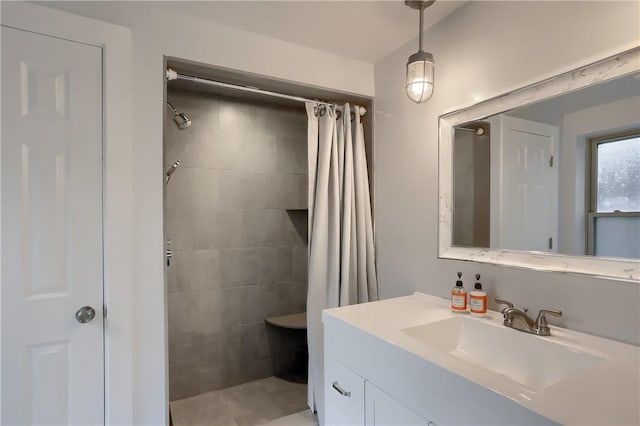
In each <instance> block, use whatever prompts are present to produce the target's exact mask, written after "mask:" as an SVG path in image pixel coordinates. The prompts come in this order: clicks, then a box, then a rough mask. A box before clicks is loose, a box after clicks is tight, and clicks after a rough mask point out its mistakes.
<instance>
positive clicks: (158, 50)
mask: <svg viewBox="0 0 640 426" xmlns="http://www.w3.org/2000/svg"><path fill="white" fill-rule="evenodd" d="M45 5H50V6H53V7H55V8H58V9H63V10H66V11H69V12H71V13H76V14H79V15H84V16H88V17H91V18H95V19H100V20H103V21H107V22H112V23H115V24H119V25H123V26H127V27H130V29H131V35H132V46H133V54H134V58H133V84H132V86H133V116H134V137H133V153H132V156H133V182H134V188H133V192H134V229H135V231H134V235H133V238H134V253H136V256H135V257H134V259H133V261H134V283H135V286H134V300H133V301H134V309H135V310H134V318H133V326H134V337H133V338H134V341H135V345H136V346H135V348H134V400H133V406H134V419H133V423H134V424H136V425H161V424H166V423H167V412H166V410H167V405H166V401H167V383H166V380H165V377H166V365H167V363H166V351H165V347H166V344H165V331H166V317H165V289H164V281H163V262H164V260H163V241H162V235H163V232H162V227H163V219H162V191H163V165H162V120H163V117H164V112H165V106H164V102H163V96H164V94H163V85H164V69H163V55H168V56H175V57H179V58H185V59H189V60H193V61H198V62H202V63H206V64H213V65H216V66H222V67H228V68H233V69H238V70H242V71H247V72H252V73H259V74H263V75H266V76H270V77H275V78H280V79H284V80H291V81H295V82H300V83H304V84H309V85H314V86H319V87H324V88H329V89H333V90H340V91H347V92H353V93H356V94H360V95H365V96H372V95H373V89H374V83H373V65H371V64H368V63H365V62H361V61H357V60H352V59H348V58H344V57H340V56H337V55H333V54H330V53H326V52H322V51H319V50H315V49H310V48H306V47H303V46H299V45H295V44H292V43H287V42H284V41H280V40H275V39H270V38H268V37H263V36H259V35H255V34H251V33H247V32H243V31H238V30H233V29H230V28H226V27H222V26H218V25H215V24H212V23H211V22H208V21H204V20H198V19H191V18H186V17H183V16H178V15H175V14H170V13H167V12H166V11H164V10H163V8H162V7H158V6H156V5H154V3H146V4H145V2H64V3H60V2H56V3H55V4H45Z"/></svg>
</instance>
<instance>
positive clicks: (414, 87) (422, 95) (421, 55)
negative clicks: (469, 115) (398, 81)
mask: <svg viewBox="0 0 640 426" xmlns="http://www.w3.org/2000/svg"><path fill="white" fill-rule="evenodd" d="M434 2H435V0H429V1H415V0H405V4H406V5H407V6H409V7H410V8H412V9H418V10H419V11H420V27H419V33H418V42H419V44H418V51H417V52H416V53H414V54H413V55H411V56H409V60H408V61H407V79H406V80H405V85H404V87H405V90H406V91H407V96H408V97H409V99H411V100H412V101H413V102H415V103H417V104H421V103H423V102H426V101H428V100H429V98H431V95H433V75H434V71H435V67H436V63H435V61H434V60H433V55H432V54H431V53H429V52H425V51H424V50H422V36H423V31H422V24H423V21H424V10H425V9H426V8H428V7H429V6H431V5H432V4H433V3H434Z"/></svg>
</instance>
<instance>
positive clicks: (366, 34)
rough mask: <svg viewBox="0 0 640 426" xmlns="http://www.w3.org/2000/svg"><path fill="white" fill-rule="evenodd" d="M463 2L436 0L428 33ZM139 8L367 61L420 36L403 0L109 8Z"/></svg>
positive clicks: (83, 9)
mask: <svg viewBox="0 0 640 426" xmlns="http://www.w3.org/2000/svg"><path fill="white" fill-rule="evenodd" d="M36 3H40V4H43V5H45V6H48V7H52V8H55V9H60V10H64V11H67V12H70V13H76V14H80V15H85V16H89V17H93V18H96V19H100V16H97V14H98V15H99V10H100V9H102V10H104V7H105V6H106V3H109V2H92V1H89V2H86V1H79V2H76V1H62V2H57V1H56V2H36ZM99 3H102V4H99ZM134 3H138V4H137V5H134ZM464 3H466V2H465V1H447V0H439V1H437V2H436V3H435V4H434V5H433V6H431V7H429V8H428V9H427V10H426V11H425V29H426V28H429V27H431V26H433V25H435V24H436V23H437V22H439V21H440V20H441V19H443V18H444V17H446V16H447V15H449V14H450V13H452V12H453V11H455V10H456V9H458V8H459V7H460V6H462V5H463V4H464ZM141 4H142V5H144V7H153V8H156V9H166V10H168V11H170V12H171V13H173V14H175V15H186V16H190V17H197V18H200V19H207V20H210V21H214V22H216V23H218V24H220V25H223V26H227V27H232V28H236V29H240V30H244V31H248V32H252V33H257V34H261V35H264V36H267V37H272V38H276V39H280V40H285V41H289V42H292V43H296V44H300V45H303V46H307V47H312V48H316V49H320V50H324V51H327V52H331V53H335V54H338V55H341V56H345V57H349V58H354V59H360V60H362V61H365V62H369V63H376V62H378V61H379V60H381V59H383V58H384V57H385V56H387V55H389V54H390V53H392V52H393V51H394V50H396V49H398V48H399V47H401V46H403V45H404V44H406V43H407V42H409V41H411V40H412V39H414V38H415V37H416V36H417V34H418V12H417V11H416V10H413V9H410V8H408V7H407V6H405V5H404V2H403V1H401V0H387V1H370V0H360V1H337V0H324V1H303V0H299V1H150V2H112V3H111V5H109V6H106V7H114V8H120V9H122V8H127V7H141ZM416 50H417V46H416Z"/></svg>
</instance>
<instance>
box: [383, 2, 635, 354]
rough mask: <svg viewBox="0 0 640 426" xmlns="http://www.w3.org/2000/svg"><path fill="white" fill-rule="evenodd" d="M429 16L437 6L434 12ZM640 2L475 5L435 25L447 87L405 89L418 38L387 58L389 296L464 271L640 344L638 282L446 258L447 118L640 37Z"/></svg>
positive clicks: (516, 298) (429, 46) (446, 286)
mask: <svg viewBox="0 0 640 426" xmlns="http://www.w3.org/2000/svg"><path fill="white" fill-rule="evenodd" d="M427 13H428V11H427ZM639 15H640V3H638V2H609V1H607V2H519V1H517V2H480V1H477V2H470V3H468V4H467V5H465V6H463V7H462V8H461V9H459V10H458V11H457V12H456V13H454V14H453V15H451V16H449V17H448V18H446V19H444V20H443V21H441V22H440V23H438V24H437V25H436V26H435V27H433V28H431V29H430V30H429V31H427V32H426V33H425V39H424V40H425V48H426V50H429V51H431V52H432V53H433V54H434V55H435V59H436V89H435V93H434V96H433V98H432V99H431V100H430V101H429V102H427V103H426V104H423V105H416V104H413V103H412V102H411V101H409V99H408V98H407V97H406V95H405V93H404V78H405V75H404V66H405V63H406V60H407V57H408V56H409V55H410V54H411V53H413V52H414V51H415V50H417V43H416V42H414V43H411V44H408V45H406V46H404V47H402V48H400V49H399V50H397V51H396V52H394V53H393V54H391V55H390V56H389V57H387V58H385V59H384V60H382V61H380V62H379V63H377V64H376V66H375V79H376V87H375V93H376V140H375V143H376V164H375V166H376V167H375V173H376V194H375V196H376V204H375V207H376V211H375V217H376V238H377V254H378V259H377V261H378V273H379V283H380V284H379V285H380V293H381V297H384V298H388V297H394V296H399V295H406V294H409V293H411V292H413V291H423V292H427V293H431V294H434V295H437V296H442V297H448V295H449V290H450V288H451V287H452V286H453V284H454V282H455V279H456V277H455V273H456V272H457V271H461V272H463V274H464V275H463V279H464V280H465V284H466V286H467V287H469V286H471V285H472V284H473V279H472V277H473V275H472V274H474V273H476V272H477V273H480V274H482V279H481V280H482V281H483V283H484V284H485V285H486V287H487V288H488V289H489V293H490V296H491V299H493V296H495V295H499V296H500V297H503V298H506V299H508V300H511V301H513V302H514V303H516V304H517V305H519V306H522V307H529V308H531V309H533V310H536V309H540V308H557V309H562V310H563V312H564V316H563V318H561V319H560V320H559V321H553V322H554V323H556V324H562V325H564V326H567V327H570V328H573V329H576V330H582V331H587V332H589V333H593V334H596V335H601V336H607V337H610V338H614V339H618V340H622V341H627V342H633V343H636V344H639V343H640V285H638V283H631V282H623V281H613V280H606V279H598V278H590V277H585V276H576V275H568V274H561V273H551V272H537V271H531V270H520V269H515V268H508V267H498V266H492V265H485V264H476V263H471V262H459V261H452V260H439V259H437V225H438V167H437V164H438V116H439V115H440V114H443V113H445V112H449V111H452V110H454V109H457V108H460V107H464V106H469V105H471V104H473V103H475V102H477V101H479V100H482V99H487V98H489V97H493V96H496V95H500V94H502V93H504V92H506V91H508V90H510V89H514V88H517V87H520V86H523V85H526V84H529V83H533V82H535V81H538V80H541V79H543V78H546V77H550V76H553V75H556V74H559V73H561V72H563V71H568V70H570V69H573V68H575V67H577V66H579V65H584V64H588V63H590V62H593V61H594V60H597V59H600V58H603V57H605V56H609V55H611V54H614V53H617V52H619V51H622V50H625V49H629V48H631V47H633V46H635V45H638V44H640V40H639V33H638V20H637V19H638V16H639Z"/></svg>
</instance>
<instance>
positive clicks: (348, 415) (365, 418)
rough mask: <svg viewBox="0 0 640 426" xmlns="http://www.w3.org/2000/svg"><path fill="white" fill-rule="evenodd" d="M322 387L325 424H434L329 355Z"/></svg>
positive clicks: (336, 425)
mask: <svg viewBox="0 0 640 426" xmlns="http://www.w3.org/2000/svg"><path fill="white" fill-rule="evenodd" d="M324 388H325V389H324V392H325V425H326V426H364V425H366V426H403V425H407V426H423V425H424V426H435V424H434V423H432V422H429V420H427V419H425V418H424V417H422V416H420V415H419V414H418V413H416V412H415V411H413V410H412V409H410V408H409V407H407V406H406V405H404V404H402V403H401V402H400V401H398V400H397V399H395V398H394V397H392V396H391V395H389V394H388V393H386V392H385V391H383V390H382V389H380V388H379V387H377V386H376V385H374V384H373V383H371V382H368V381H366V380H365V379H364V378H363V377H362V376H360V375H359V374H357V373H356V372H354V371H353V370H351V369H350V368H348V367H346V366H344V365H342V364H341V363H340V362H338V361H336V360H335V359H333V358H331V357H327V358H326V359H325V386H324Z"/></svg>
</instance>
